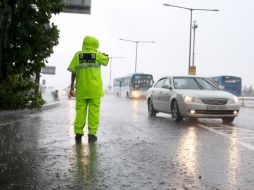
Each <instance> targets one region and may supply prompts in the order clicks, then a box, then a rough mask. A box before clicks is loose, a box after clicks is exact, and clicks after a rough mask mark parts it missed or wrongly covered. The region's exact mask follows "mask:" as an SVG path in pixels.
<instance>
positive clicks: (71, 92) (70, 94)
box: [69, 89, 75, 98]
mask: <svg viewBox="0 0 254 190" xmlns="http://www.w3.org/2000/svg"><path fill="white" fill-rule="evenodd" d="M74 96H75V95H74V90H73V89H71V90H70V93H69V98H71V97H74Z"/></svg>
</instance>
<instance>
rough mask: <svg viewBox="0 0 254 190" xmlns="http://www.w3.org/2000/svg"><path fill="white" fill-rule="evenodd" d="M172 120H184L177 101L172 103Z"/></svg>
mask: <svg viewBox="0 0 254 190" xmlns="http://www.w3.org/2000/svg"><path fill="white" fill-rule="evenodd" d="M172 120H173V121H175V122H178V121H181V120H183V117H182V116H181V114H180V111H179V107H178V103H177V101H174V102H173V103H172Z"/></svg>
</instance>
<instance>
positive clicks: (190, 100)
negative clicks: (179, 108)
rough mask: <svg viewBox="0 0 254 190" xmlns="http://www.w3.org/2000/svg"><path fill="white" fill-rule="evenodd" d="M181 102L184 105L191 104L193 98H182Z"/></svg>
mask: <svg viewBox="0 0 254 190" xmlns="http://www.w3.org/2000/svg"><path fill="white" fill-rule="evenodd" d="M183 100H184V102H185V103H187V104H189V103H192V102H193V98H192V97H191V96H184V97H183Z"/></svg>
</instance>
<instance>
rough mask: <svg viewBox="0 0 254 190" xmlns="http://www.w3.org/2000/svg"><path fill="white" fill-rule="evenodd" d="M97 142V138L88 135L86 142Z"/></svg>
mask: <svg viewBox="0 0 254 190" xmlns="http://www.w3.org/2000/svg"><path fill="white" fill-rule="evenodd" d="M96 141H97V137H96V136H95V135H91V134H89V135H88V142H96Z"/></svg>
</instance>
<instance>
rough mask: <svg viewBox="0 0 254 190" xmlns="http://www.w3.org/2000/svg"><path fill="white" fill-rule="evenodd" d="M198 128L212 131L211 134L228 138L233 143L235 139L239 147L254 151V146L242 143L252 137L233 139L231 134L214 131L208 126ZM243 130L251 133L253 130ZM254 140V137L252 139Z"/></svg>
mask: <svg viewBox="0 0 254 190" xmlns="http://www.w3.org/2000/svg"><path fill="white" fill-rule="evenodd" d="M198 126H199V127H202V128H204V129H206V130H208V131H211V132H213V133H215V134H218V135H221V136H223V137H226V138H228V139H229V140H231V141H232V140H233V139H234V140H237V141H236V143H237V144H239V145H241V146H243V147H245V148H248V149H249V150H252V151H254V146H253V145H252V144H250V143H246V142H243V141H241V140H243V139H244V138H250V137H243V138H234V137H232V136H231V135H230V134H226V133H223V132H222V131H220V130H216V129H214V128H213V127H207V126H205V125H201V124H199V125H198ZM223 127H228V128H231V127H229V126H223ZM231 129H232V128H231ZM237 129H239V128H237ZM243 130H244V131H251V130H246V129H243ZM251 132H254V131H251ZM252 138H254V137H252Z"/></svg>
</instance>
